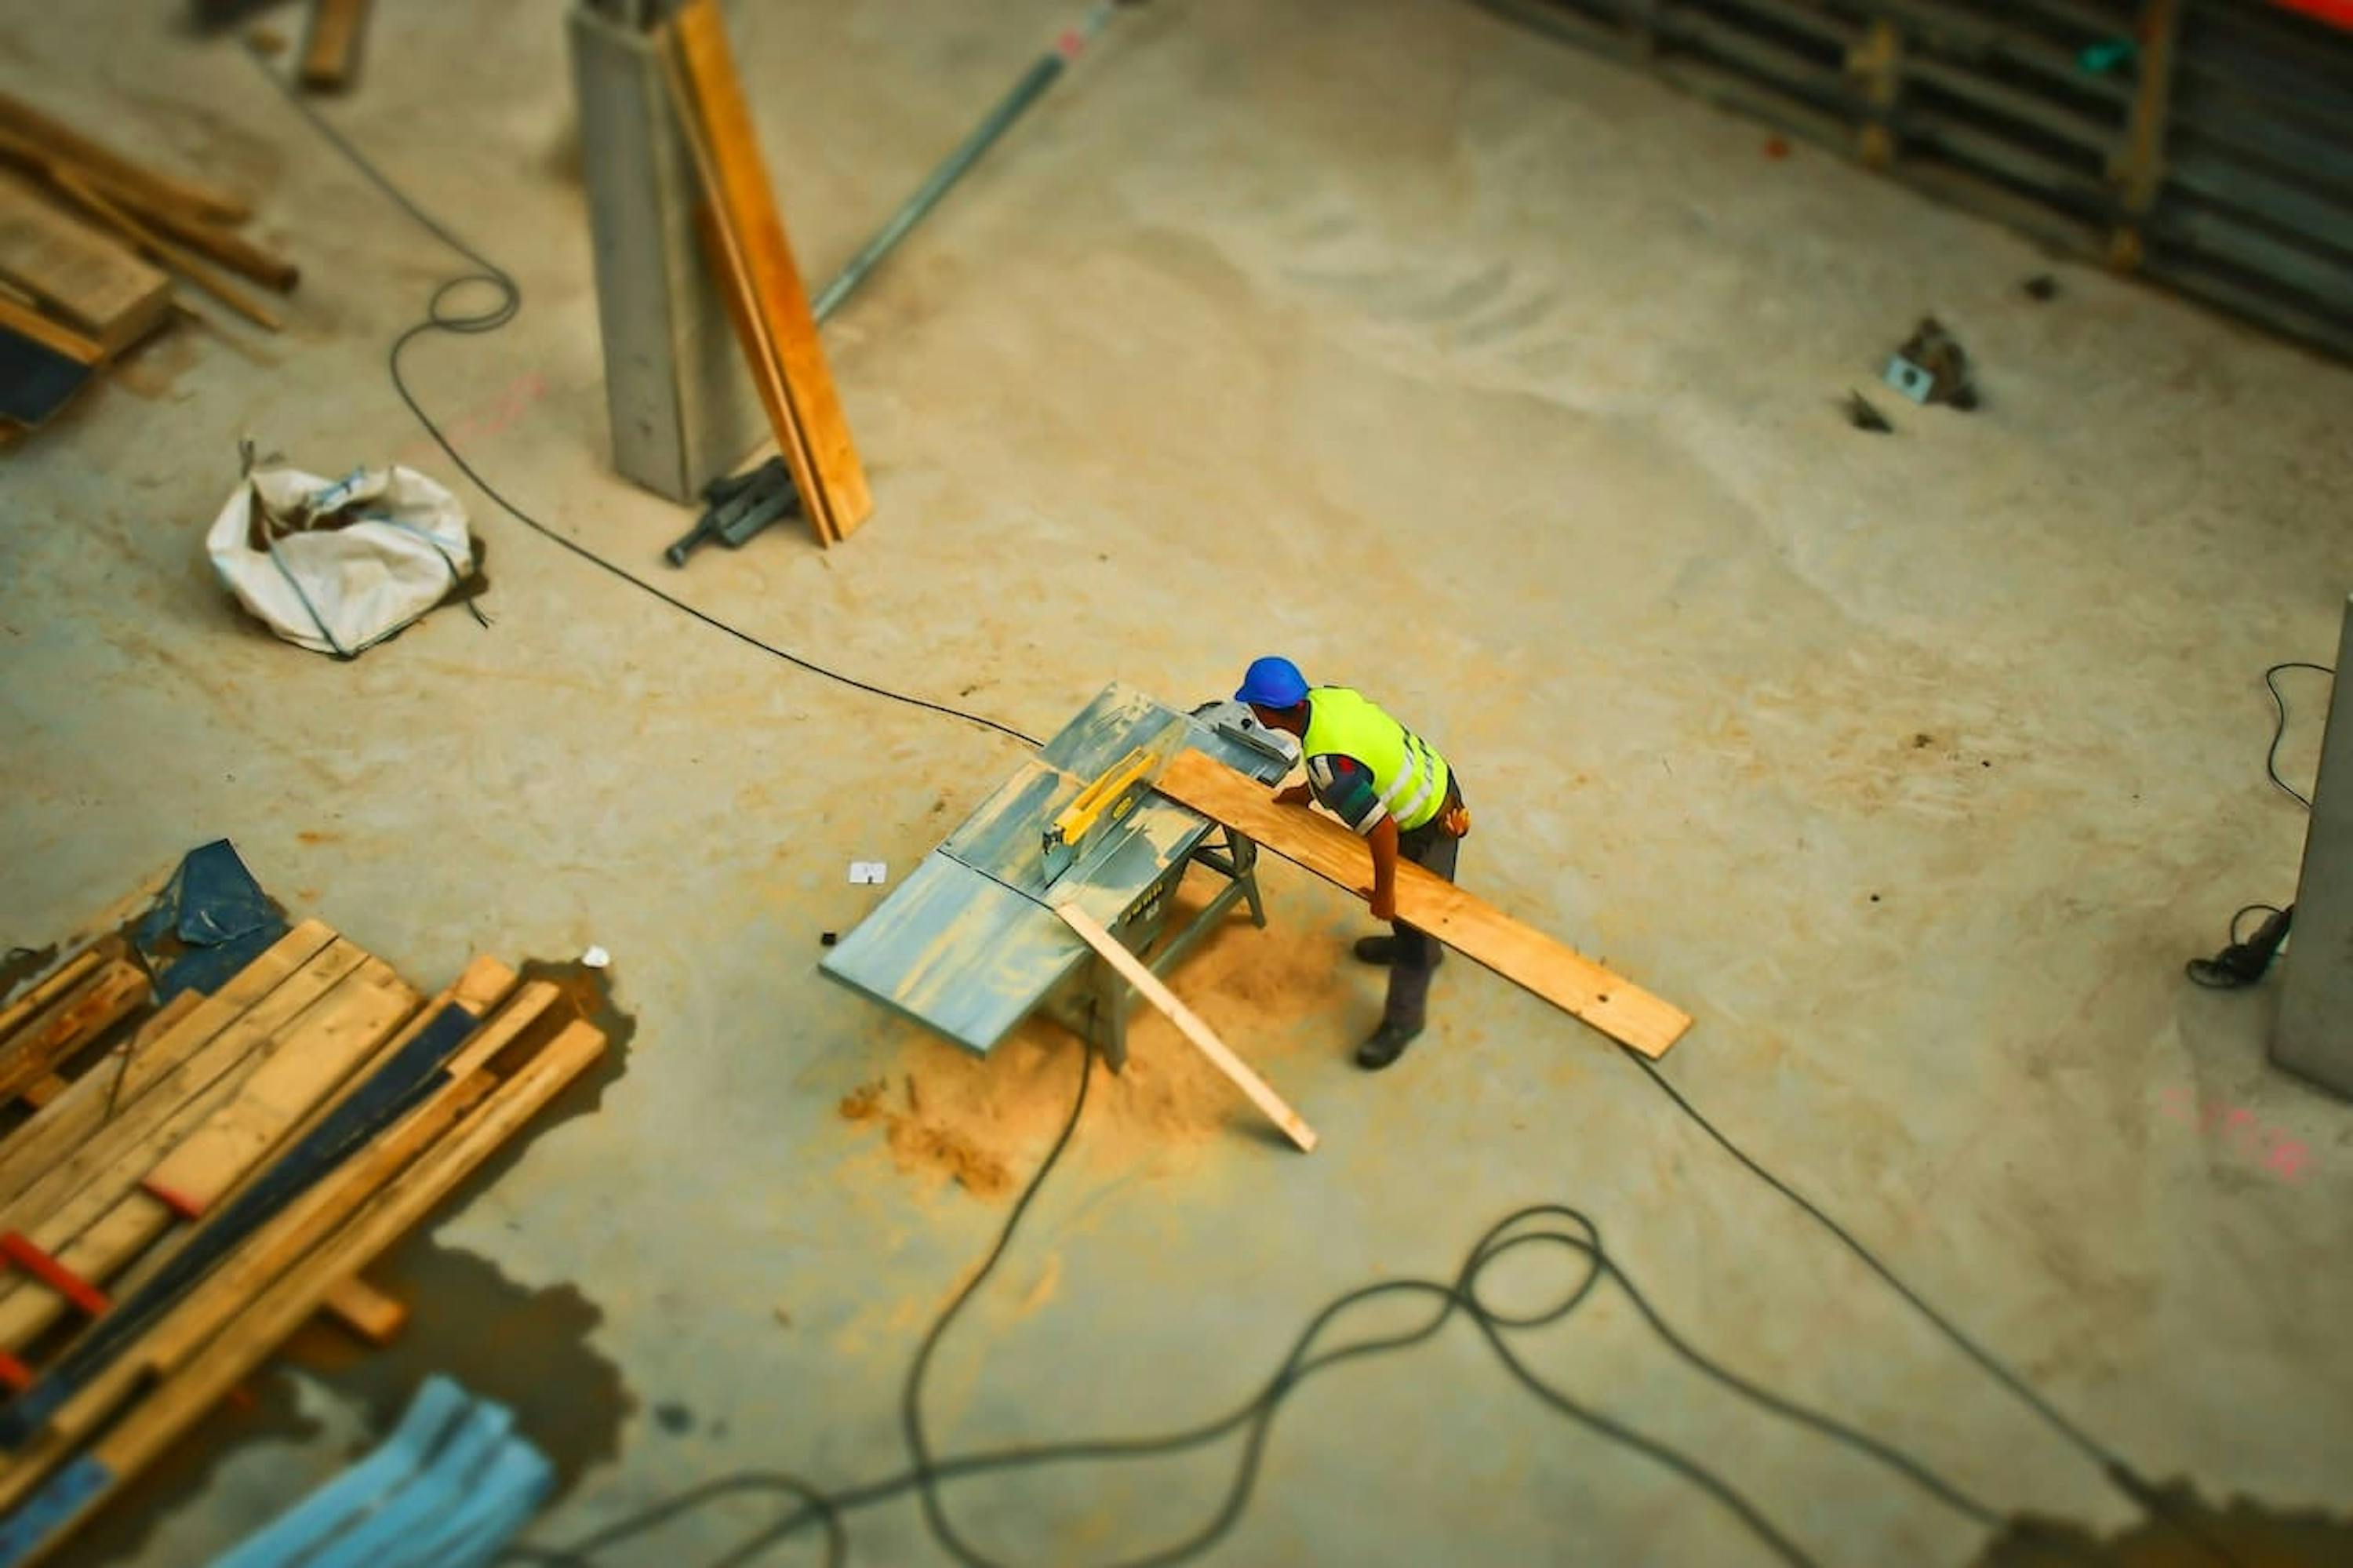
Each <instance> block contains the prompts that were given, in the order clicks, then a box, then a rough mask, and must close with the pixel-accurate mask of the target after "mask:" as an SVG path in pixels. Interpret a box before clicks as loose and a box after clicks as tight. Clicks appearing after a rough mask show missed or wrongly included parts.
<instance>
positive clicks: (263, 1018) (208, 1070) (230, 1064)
mask: <svg viewBox="0 0 2353 1568" xmlns="http://www.w3.org/2000/svg"><path fill="white" fill-rule="evenodd" d="M366 957H367V955H366V954H365V953H364V952H362V951H361V950H360V949H359V948H356V947H354V946H353V944H351V943H349V942H346V941H344V940H343V939H342V938H334V939H332V940H331V941H330V942H329V943H328V944H327V946H326V947H325V948H322V949H321V950H320V951H319V952H317V953H316V954H314V955H312V956H311V959H309V960H308V961H307V962H305V963H304V964H302V965H301V968H299V969H296V970H295V972H294V973H293V974H291V975H290V976H288V977H287V979H286V980H284V981H283V982H282V983H280V985H278V986H277V987H276V988H274V989H273V990H272V991H270V992H269V995H268V996H267V997H265V998H263V999H262V1000H261V1001H259V1003H258V1004H256V1005H255V1006H253V1007H251V1008H249V1009H248V1010H247V1011H246V1012H245V1013H244V1014H242V1015H241V1016H240V1017H238V1018H237V1020H236V1021H235V1022H232V1023H231V1024H230V1025H229V1026H228V1027H227V1028H226V1029H223V1030H221V1031H220V1032H219V1033H216V1034H215V1035H214V1036H213V1037H212V1038H211V1039H210V1040H208V1041H206V1043H205V1044H204V1045H202V1046H201V1047H199V1048H198V1049H197V1050H195V1051H193V1052H191V1053H190V1054H189V1055H188V1057H187V1059H186V1060H185V1061H184V1062H182V1063H181V1064H180V1065H177V1066H176V1067H174V1068H173V1069H172V1070H171V1071H170V1072H168V1073H166V1074H164V1075H163V1076H162V1077H161V1078H160V1079H158V1080H157V1081H156V1082H155V1084H154V1085H153V1086H152V1087H151V1088H150V1089H149V1091H148V1092H147V1093H145V1094H143V1095H142V1096H140V1097H139V1098H138V1100H137V1101H136V1102H135V1103H133V1104H132V1105H131V1106H130V1107H128V1108H127V1109H125V1110H123V1111H121V1112H120V1113H119V1114H118V1115H116V1117H115V1118H113V1119H112V1120H111V1121H109V1122H107V1123H105V1124H104V1125H103V1126H101V1127H100V1128H98V1129H97V1130H96V1131H95V1132H94V1133H92V1134H91V1135H90V1138H89V1139H87V1140H86V1141H84V1142H83V1143H82V1144H81V1145H80V1147H79V1148H77V1149H75V1150H73V1151H72V1152H71V1153H70V1154H69V1155H68V1156H67V1157H66V1158H65V1159H63V1160H59V1161H58V1163H57V1164H56V1165H54V1166H52V1167H50V1168H49V1169H47V1170H46V1171H42V1172H41V1173H39V1174H38V1175H37V1176H36V1177H35V1178H34V1179H33V1180H32V1181H29V1182H27V1183H26V1187H25V1189H24V1191H23V1192H19V1193H17V1194H16V1196H14V1197H13V1198H11V1199H9V1201H8V1202H7V1203H6V1204H5V1206H0V1232H5V1231H21V1232H23V1233H25V1234H27V1235H37V1234H41V1233H42V1227H43V1225H44V1224H46V1223H47V1222H48V1221H49V1220H51V1219H52V1218H53V1217H54V1216H55V1215H57V1214H58V1213H61V1212H62V1211H64V1210H66V1209H67V1208H69V1207H71V1206H73V1205H75V1204H76V1203H77V1202H80V1203H81V1204H82V1205H83V1206H84V1207H85V1208H86V1209H89V1213H87V1214H86V1215H85V1218H94V1217H96V1214H97V1213H103V1212H104V1211H105V1210H106V1209H107V1208H108V1207H110V1206H111V1205H112V1203H113V1202H114V1200H115V1199H116V1198H119V1197H121V1195H122V1194H123V1193H124V1192H129V1191H130V1190H131V1189H132V1188H133V1187H135V1186H136V1185H138V1181H139V1178H140V1177H142V1176H144V1175H145V1174H146V1173H147V1172H148V1171H151V1170H153V1169H154V1165H155V1161H156V1160H159V1159H161V1158H163V1156H164V1154H165V1153H167V1152H169V1151H170V1150H171V1148H172V1146H173V1145H174V1144H175V1143H177V1142H178V1141H179V1140H180V1139H181V1138H182V1137H184V1136H185V1134H186V1132H187V1131H188V1129H189V1128H192V1127H195V1125H197V1123H199V1122H201V1121H202V1120H203V1119H204V1118H206V1116H209V1115H210V1114H211V1113H212V1110H213V1108H214V1107H216V1106H217V1105H219V1104H220V1103H221V1102H223V1101H224V1100H226V1099H227V1097H228V1095H229V1094H230V1093H231V1092H232V1091H233V1090H234V1089H235V1088H236V1086H237V1084H239V1083H240V1082H242V1081H243V1078H244V1075H245V1074H246V1073H247V1072H249V1071H250V1070H251V1069H252V1068H253V1067H254V1066H255V1065H259V1056H260V1054H262V1053H263V1052H264V1051H265V1050H266V1048H267V1047H269V1045H270V1044H271V1043H272V1041H273V1039H274V1038H275V1037H276V1035H277V1034H278V1033H279V1032H280V1030H281V1029H284V1028H286V1027H288V1026H289V1025H290V1024H291V1023H292V1022H294V1020H296V1019H297V1018H299V1017H301V1014H302V1013H303V1012H304V1011H305V1010H306V1009H308V1008H310V1007H311V1006H312V1005H314V1004H316V1003H317V1002H318V1001H319V1000H320V999H321V998H322V996H325V995H327V994H328V993H329V992H331V991H332V990H333V989H334V987H335V986H337V985H339V984H341V983H342V982H343V980H344V979H345V978H346V977H348V976H349V975H350V974H351V973H352V971H353V970H354V969H358V968H359V966H360V964H361V963H362V962H364V960H365V959H366ZM202 1014H203V1010H202V1009H199V1010H198V1012H197V1013H196V1014H195V1016H193V1017H191V1019H190V1021H189V1022H195V1017H201V1016H202ZM184 1027H185V1025H184ZM58 1103H59V1104H64V1103H65V1102H64V1101H59V1102H58ZM90 1205H95V1207H94V1208H91V1207H90ZM8 1288H9V1287H8V1285H7V1283H6V1282H5V1281H0V1299H5V1295H6V1293H7V1290H8Z"/></svg>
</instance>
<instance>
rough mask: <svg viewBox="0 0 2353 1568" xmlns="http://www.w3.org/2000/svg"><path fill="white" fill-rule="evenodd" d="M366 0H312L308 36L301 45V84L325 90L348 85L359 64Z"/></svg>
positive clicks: (365, 16) (365, 20)
mask: <svg viewBox="0 0 2353 1568" xmlns="http://www.w3.org/2000/svg"><path fill="white" fill-rule="evenodd" d="M367 13H368V0H311V36H310V37H309V38H307V39H306V40H305V41H304V43H303V46H302V85H303V86H304V87H308V88H312V89H319V90H326V89H334V88H343V87H348V86H350V85H351V79H352V72H353V69H355V68H356V67H357V66H358V64H359V57H360V37H361V34H362V32H363V30H364V28H365V26H366V25H367Z"/></svg>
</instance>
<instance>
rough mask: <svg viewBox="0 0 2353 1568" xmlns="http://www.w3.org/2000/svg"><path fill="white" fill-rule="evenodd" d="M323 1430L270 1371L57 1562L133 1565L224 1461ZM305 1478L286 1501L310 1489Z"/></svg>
mask: <svg viewBox="0 0 2353 1568" xmlns="http://www.w3.org/2000/svg"><path fill="white" fill-rule="evenodd" d="M318 1435H319V1424H318V1423H317V1422H316V1421H313V1420H311V1419H310V1418H309V1417H307V1416H305V1415H304V1414H302V1413H301V1408H300V1407H299V1405H298V1404H297V1403H296V1396H295V1389H294V1382H293V1380H292V1379H291V1378H290V1377H288V1376H287V1375H286V1374H285V1373H284V1372H271V1371H268V1370H265V1371H263V1372H258V1373H256V1374H255V1375H254V1376H253V1377H252V1378H249V1379H248V1380H247V1382H246V1383H244V1385H243V1386H242V1387H241V1388H240V1389H239V1390H238V1392H237V1393H233V1394H231V1395H230V1396H229V1397H228V1398H227V1399H226V1400H224V1401H223V1402H222V1403H221V1404H220V1405H219V1407H218V1408H216V1409H215V1410H213V1411H212V1412H211V1413H210V1414H207V1415H206V1416H205V1418H204V1419H203V1420H201V1421H199V1422H197V1423H196V1425H195V1426H194V1427H193V1428H191V1429H190V1430H189V1431H187V1432H186V1433H185V1434H183V1435H182V1436H181V1438H180V1440H179V1441H178V1442H176V1443H174V1444H173V1445H172V1446H170V1447H168V1448H166V1449H164V1452H163V1453H162V1454H160V1455H158V1456H157V1457H155V1459H154V1461H153V1463H152V1464H150V1465H149V1466H148V1467H146V1468H145V1469H144V1470H142V1471H141V1472H140V1473H139V1474H138V1475H136V1476H134V1477H132V1478H131V1480H130V1481H129V1482H128V1483H127V1484H125V1485H124V1487H123V1488H122V1489H121V1491H118V1492H116V1493H115V1494H114V1496H113V1498H112V1499H110V1500H109V1501H108V1503H107V1505H106V1506H105V1507H104V1508H102V1509H100V1510H98V1512H97V1513H95V1514H94V1515H92V1516H91V1518H90V1522H89V1523H88V1524H86V1525H84V1526H83V1527H82V1528H81V1529H80V1530H79V1531H77V1532H75V1534H74V1536H73V1538H72V1540H71V1541H70V1542H69V1544H68V1545H67V1546H66V1548H65V1550H64V1551H63V1552H60V1553H59V1554H58V1558H57V1561H58V1562H59V1563H73V1564H77V1565H80V1568H100V1565H102V1564H108V1563H127V1562H130V1561H132V1560H133V1559H135V1558H136V1557H137V1556H138V1555H139V1554H140V1553H141V1552H143V1551H144V1550H145V1549H146V1546H147V1543H148V1541H149V1538H150V1537H152V1536H153V1534H154V1533H155V1531H156V1530H157V1528H158V1527H160V1526H164V1525H168V1524H169V1523H170V1522H171V1521H172V1520H173V1519H174V1517H175V1516H176V1515H177V1514H178V1513H179V1511H180V1510H181V1509H183V1508H185V1507H186V1506H187V1505H188V1504H190V1503H192V1502H194V1501H195V1499H197V1498H199V1497H202V1496H203V1495H204V1493H205V1490H206V1488H208V1487H209V1486H211V1484H212V1478H213V1472H214V1470H216V1468H218V1467H219V1466H220V1463H221V1461H222V1460H223V1459H226V1458H227V1457H228V1456H229V1455H231V1454H233V1453H235V1452H237V1450H238V1449H240V1448H242V1447H244V1446H246V1445H247V1444H248V1443H256V1442H259V1441H261V1440H262V1439H263V1438H269V1437H275V1438H284V1439H289V1440H293V1441H300V1440H301V1439H304V1438H310V1437H315V1436H318ZM310 1486H311V1483H310V1482H303V1483H301V1484H300V1485H299V1486H298V1487H297V1488H296V1489H295V1490H294V1491H293V1492H292V1493H290V1495H289V1496H288V1497H287V1499H286V1502H287V1505H288V1506H289V1507H291V1506H292V1505H293V1503H294V1502H295V1500H296V1499H297V1498H298V1497H299V1496H300V1495H301V1493H302V1492H304V1491H307V1490H309V1489H310Z"/></svg>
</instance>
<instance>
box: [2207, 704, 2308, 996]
mask: <svg viewBox="0 0 2353 1568" xmlns="http://www.w3.org/2000/svg"><path fill="white" fill-rule="evenodd" d="M2282 670H2317V671H2319V672H2320V673H2322V674H2324V675H2328V676H2332V677H2333V676H2334V675H2335V674H2336V673H2337V671H2336V670H2335V669H2334V668H2333V667H2332V666H2330V665H2327V664H2315V663H2313V662H2310V661H2308V660H2304V659H2287V660H2283V661H2282V662H2279V663H2276V664H2274V665H2273V666H2271V668H2269V669H2267V670H2265V671H2264V672H2263V689H2264V690H2265V691H2267V692H2269V693H2271V694H2272V714H2273V722H2272V743H2271V745H2270V746H2268V747H2265V748H2264V750H2263V773H2264V776H2265V777H2267V778H2269V779H2271V781H2272V783H2273V784H2274V785H2275V786H2276V787H2277V788H2278V789H2279V791H2280V793H2282V794H2284V795H2285V796H2286V797H2287V798H2288V799H2289V800H2294V801H2295V803H2296V804H2297V805H2299V806H2302V807H2303V808H2304V809H2305V810H2306V811H2307V812H2308V811H2310V810H2312V798H2311V797H2310V796H2308V795H2306V794H2305V793H2304V791H2302V790H2301V789H2297V788H2296V787H2295V785H2293V784H2290V783H2289V782H2288V781H2287V780H2286V779H2283V778H2281V777H2280V771H2279V748H2280V742H2281V741H2282V740H2283V739H2284V738H2285V736H2286V735H2287V698H2286V697H2285V696H2284V695H2282V694H2281V692H2280V689H2279V673H2280V672H2281V671H2282ZM2258 909H2260V910H2263V912H2264V914H2265V915H2266V916H2268V918H2266V919H2265V920H2264V921H2263V924H2262V925H2261V926H2259V927H2256V928H2255V934H2254V935H2253V936H2252V937H2242V936H2240V935H2239V922H2240V921H2242V920H2243V919H2245V918H2246V917H2247V916H2249V915H2251V914H2253V913H2254V912H2255V911H2256V910H2258ZM2294 923H2295V906H2293V905H2290V906H2288V907H2287V908H2285V909H2283V908H2281V907H2280V906H2278V905H2276V904H2246V905H2242V906H2240V908H2239V911H2238V913H2236V914H2234V915H2232V916H2231V939H2230V941H2229V942H2228V943H2226V944H2224V946H2223V948H2222V950H2221V952H2219V953H2216V954H2215V955H2214V956H2213V957H2212V958H2211V959H2190V960H2189V962H2188V963H2187V964H2184V965H2183V966H2182V971H2183V972H2184V973H2185V974H2187V975H2188V976H2189V979H2190V980H2191V981H2192V982H2193V983H2195V984H2197V985H2201V986H2204V987H2205V988H2206V989H2207V990H2208V991H2241V990H2243V989H2245V988H2246V987H2248V986H2251V985H2253V984H2254V983H2255V982H2256V981H2257V980H2262V979H2263V975H2264V973H2265V972H2266V971H2267V970H2269V969H2270V968H2271V965H2272V959H2273V958H2274V955H2276V954H2277V953H2278V952H2279V949H2280V944H2281V943H2283V942H2284V941H2286V940H2287V937H2288V931H2289V928H2290V927H2292V926H2293V925H2294Z"/></svg>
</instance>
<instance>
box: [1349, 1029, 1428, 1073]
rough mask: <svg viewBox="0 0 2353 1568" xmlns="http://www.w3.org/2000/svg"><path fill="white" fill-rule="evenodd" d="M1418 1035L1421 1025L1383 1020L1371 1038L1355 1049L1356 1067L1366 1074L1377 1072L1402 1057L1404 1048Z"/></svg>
mask: <svg viewBox="0 0 2353 1568" xmlns="http://www.w3.org/2000/svg"><path fill="white" fill-rule="evenodd" d="M1419 1033H1421V1025H1419V1024H1418V1023H1416V1024H1410V1025H1409V1024H1404V1023H1397V1022H1391V1021H1390V1020H1388V1019H1386V1018H1384V1019H1383V1020H1381V1026H1380V1027H1379V1028H1378V1029H1376V1030H1374V1031H1373V1037H1372V1038H1371V1039H1369V1040H1367V1041H1366V1042H1365V1043H1364V1044H1362V1045H1359V1046H1357V1047H1356V1065H1357V1066H1359V1067H1362V1068H1364V1069H1365V1071H1366V1072H1368V1073H1377V1072H1379V1071H1380V1070H1381V1069H1382V1068H1383V1067H1386V1066H1388V1065H1389V1064H1390V1063H1392V1062H1394V1061H1396V1060H1397V1059H1398V1057H1399V1056H1402V1055H1404V1054H1405V1048H1406V1047H1407V1046H1409V1045H1410V1044H1413V1041H1414V1037H1415V1036H1416V1035H1418V1034H1419Z"/></svg>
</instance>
